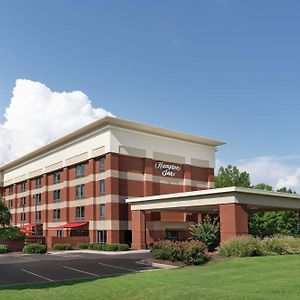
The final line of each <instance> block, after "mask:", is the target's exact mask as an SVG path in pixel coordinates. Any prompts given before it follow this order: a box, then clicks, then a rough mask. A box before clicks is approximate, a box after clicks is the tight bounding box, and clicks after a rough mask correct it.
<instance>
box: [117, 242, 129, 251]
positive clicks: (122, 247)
mask: <svg viewBox="0 0 300 300" xmlns="http://www.w3.org/2000/svg"><path fill="white" fill-rule="evenodd" d="M128 250H129V245H127V244H118V251H128Z"/></svg>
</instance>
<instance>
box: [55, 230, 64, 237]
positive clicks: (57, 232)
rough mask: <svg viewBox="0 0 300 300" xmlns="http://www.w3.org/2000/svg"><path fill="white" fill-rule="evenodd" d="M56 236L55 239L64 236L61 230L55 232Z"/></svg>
mask: <svg viewBox="0 0 300 300" xmlns="http://www.w3.org/2000/svg"><path fill="white" fill-rule="evenodd" d="M56 236H57V237H62V236H64V232H63V230H56Z"/></svg>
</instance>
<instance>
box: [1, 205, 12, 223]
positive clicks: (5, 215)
mask: <svg viewBox="0 0 300 300" xmlns="http://www.w3.org/2000/svg"><path fill="white" fill-rule="evenodd" d="M10 218H11V213H10V212H9V209H8V208H7V206H6V205H5V204H4V203H3V202H2V201H0V225H1V226H2V227H5V226H6V225H9V223H10Z"/></svg>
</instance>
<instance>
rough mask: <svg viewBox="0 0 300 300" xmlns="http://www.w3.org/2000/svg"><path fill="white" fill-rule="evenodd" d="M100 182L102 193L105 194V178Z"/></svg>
mask: <svg viewBox="0 0 300 300" xmlns="http://www.w3.org/2000/svg"><path fill="white" fill-rule="evenodd" d="M99 182H100V195H104V194H105V180H104V179H101V180H100V181H99Z"/></svg>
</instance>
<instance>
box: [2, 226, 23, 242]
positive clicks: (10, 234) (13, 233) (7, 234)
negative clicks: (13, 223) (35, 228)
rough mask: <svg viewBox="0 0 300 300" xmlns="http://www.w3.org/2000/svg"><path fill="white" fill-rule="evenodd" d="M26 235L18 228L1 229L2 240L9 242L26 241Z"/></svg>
mask: <svg viewBox="0 0 300 300" xmlns="http://www.w3.org/2000/svg"><path fill="white" fill-rule="evenodd" d="M25 237H26V235H25V234H24V233H23V232H21V231H20V229H19V228H17V227H3V228H0V238H4V239H9V240H24V239H25Z"/></svg>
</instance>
